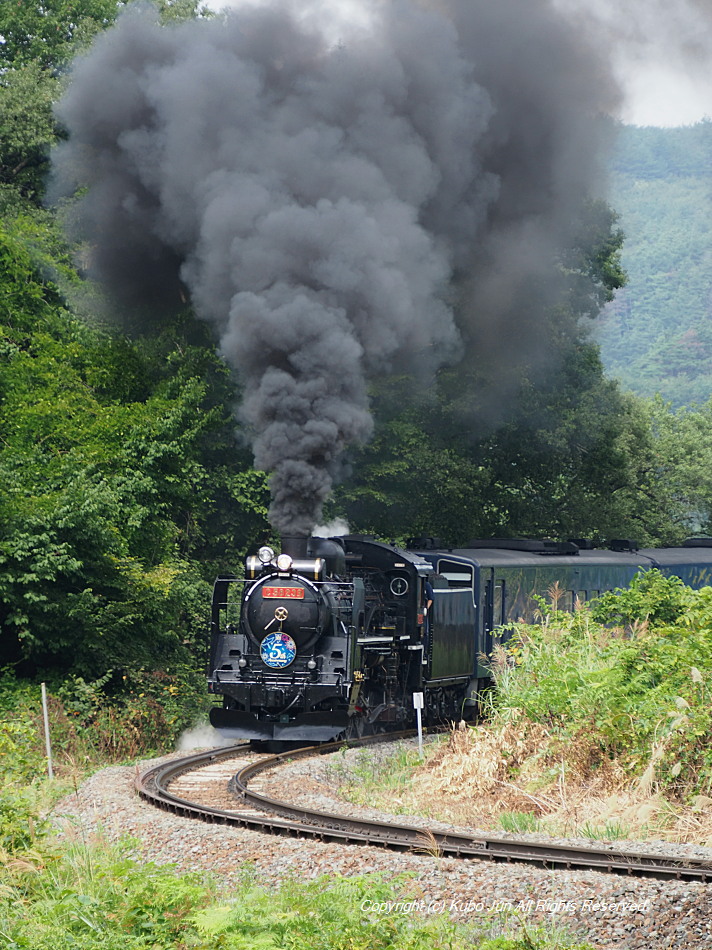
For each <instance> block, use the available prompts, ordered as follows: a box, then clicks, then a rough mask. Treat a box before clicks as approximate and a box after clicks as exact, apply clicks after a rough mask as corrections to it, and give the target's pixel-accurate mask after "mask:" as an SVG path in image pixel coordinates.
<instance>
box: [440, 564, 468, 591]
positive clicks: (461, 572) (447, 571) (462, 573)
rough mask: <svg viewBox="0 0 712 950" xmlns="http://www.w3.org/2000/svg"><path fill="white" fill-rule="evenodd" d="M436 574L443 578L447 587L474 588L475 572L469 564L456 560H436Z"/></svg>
mask: <svg viewBox="0 0 712 950" xmlns="http://www.w3.org/2000/svg"><path fill="white" fill-rule="evenodd" d="M438 574H440V575H441V576H442V577H444V578H445V580H446V581H447V582H448V586H449V587H455V588H459V589H462V590H473V589H474V586H475V579H474V578H475V572H474V570H473V568H472V567H470V565H469V564H460V563H458V562H457V561H444V560H443V561H438Z"/></svg>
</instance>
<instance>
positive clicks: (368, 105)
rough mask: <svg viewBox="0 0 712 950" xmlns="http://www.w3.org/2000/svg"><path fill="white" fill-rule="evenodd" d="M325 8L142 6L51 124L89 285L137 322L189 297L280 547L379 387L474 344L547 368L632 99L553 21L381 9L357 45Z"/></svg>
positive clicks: (510, 1)
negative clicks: (209, 15)
mask: <svg viewBox="0 0 712 950" xmlns="http://www.w3.org/2000/svg"><path fill="white" fill-rule="evenodd" d="M327 9H328V8H327V7H326V6H321V5H319V4H318V3H316V2H315V3H312V4H311V5H310V4H309V3H307V4H306V5H305V4H304V3H302V4H300V5H299V6H297V5H296V4H290V3H289V2H287V0H285V2H280V0H272V2H267V3H265V4H263V5H262V6H259V7H246V8H244V9H241V10H239V11H235V12H234V13H231V14H229V15H226V16H225V17H219V18H216V19H214V20H209V21H201V20H197V21H191V22H188V23H183V24H178V25H173V26H170V27H163V26H160V25H159V23H158V19H157V14H156V13H155V11H153V10H152V9H150V8H137V7H135V6H131V7H129V8H128V10H127V12H126V13H125V14H124V15H122V16H121V17H120V19H119V22H118V23H117V25H116V26H115V27H114V28H112V29H110V30H109V31H108V32H107V33H105V34H103V35H102V36H100V37H99V38H98V40H97V41H96V43H95V45H94V47H93V49H92V50H91V51H90V52H89V53H88V54H87V55H86V56H84V57H83V58H82V59H81V60H79V61H78V62H77V63H76V64H75V67H74V70H73V76H72V82H71V84H70V86H69V89H68V91H67V93H66V95H65V96H64V99H63V101H62V102H61V103H60V106H59V109H58V115H59V118H60V120H61V121H62V123H63V124H64V126H65V127H66V130H67V133H68V140H67V142H66V143H64V144H63V145H62V146H61V147H60V148H59V149H58V151H57V154H56V156H55V169H56V176H57V179H58V182H59V188H60V189H61V190H63V191H64V192H69V191H71V190H73V189H75V188H76V187H78V186H85V187H86V195H85V197H83V198H82V200H81V203H80V206H79V212H78V216H79V228H80V233H81V235H82V236H83V237H84V238H85V239H86V240H87V241H88V244H89V246H90V248H91V253H92V264H91V266H92V269H93V273H94V275H95V276H97V277H98V278H99V279H100V280H101V281H102V282H104V284H105V285H106V286H107V287H108V288H109V290H110V292H111V294H112V295H113V297H114V298H115V299H116V300H117V301H118V302H119V304H120V305H121V306H122V307H123V308H130V307H135V306H138V305H146V304H148V305H149V306H150V307H151V308H159V307H166V306H167V307H170V306H172V305H177V304H178V301H179V299H180V293H181V291H180V287H181V284H182V285H184V286H185V287H187V288H188V291H189V293H190V296H191V299H192V302H193V305H194V307H195V310H196V312H197V313H198V315H199V316H200V317H201V318H203V319H205V320H208V321H210V322H211V323H212V324H213V325H214V327H215V329H216V331H217V333H218V335H219V339H220V347H221V351H222V353H223V355H224V357H225V358H226V360H227V361H228V362H229V363H230V364H231V365H232V366H234V367H235V368H236V369H237V370H238V372H239V374H240V376H241V379H242V382H243V385H244V392H245V397H244V401H243V405H242V408H241V415H242V418H243V420H244V421H246V422H247V423H248V424H249V426H250V427H251V429H252V430H253V432H254V440H253V442H254V454H255V464H256V465H257V466H258V467H260V468H264V469H265V470H267V471H269V472H270V473H271V486H272V494H273V502H272V507H271V519H272V522H273V524H274V526H275V527H276V528H277V529H279V530H280V531H283V532H286V533H290V532H292V533H294V532H297V533H300V532H308V531H309V530H311V528H312V527H313V526H314V525H315V524H316V523H317V521H318V519H319V516H320V514H321V507H322V504H323V502H324V500H325V498H326V497H327V495H328V493H329V490H330V487H331V484H332V481H333V479H334V478H335V477H336V476H337V475H338V471H339V466H340V465H341V462H342V458H343V454H344V451H345V449H346V447H347V446H348V445H349V444H351V443H354V442H359V441H362V440H365V439H367V438H368V436H369V434H370V432H371V425H372V423H371V418H370V415H369V411H368V400H367V389H366V387H367V380H368V379H369V377H370V376H372V375H373V374H377V373H381V372H388V371H390V370H392V369H393V368H394V366H399V367H408V368H409V370H411V371H412V370H413V369H417V370H418V371H419V372H421V373H422V374H423V377H422V378H424V379H426V380H427V378H428V374H429V373H430V374H432V372H433V371H434V370H435V369H436V368H437V367H438V366H439V365H442V364H443V362H445V361H448V360H454V359H456V358H457V356H458V353H459V351H460V349H461V347H462V345H463V343H462V341H463V338H467V337H468V335H470V333H471V330H472V328H473V327H476V328H478V332H479V335H480V336H483V333H482V328H490V329H489V332H490V336H491V338H492V339H493V340H498V341H499V343H503V345H504V348H505V349H510V350H511V349H516V348H517V346H519V347H522V346H530V345H531V346H534V345H535V342H536V336H537V331H536V326H532V325H531V324H532V321H531V320H530V319H529V318H530V314H528V312H527V306H526V301H525V299H524V290H523V288H525V287H526V286H527V285H528V282H529V279H530V278H531V276H532V275H536V274H539V273H542V272H547V271H550V270H551V268H552V260H553V257H554V256H555V254H556V251H557V249H559V248H560V247H562V246H563V245H564V243H565V241H566V239H567V237H568V236H569V234H570V230H571V228H572V226H573V221H574V219H575V217H576V209H577V208H578V205H579V203H580V201H581V199H582V197H584V196H585V194H586V193H587V192H588V191H589V190H590V188H591V186H592V184H593V183H594V182H595V181H596V179H597V176H598V174H599V171H600V148H601V139H600V133H599V129H598V127H597V124H596V122H595V121H594V118H595V116H596V115H597V114H598V113H600V112H601V111H602V110H610V109H611V108H612V107H613V105H614V104H615V100H616V96H617V91H616V89H615V87H614V85H613V83H612V81H611V79H610V76H609V70H608V65H607V63H606V61H605V59H601V58H600V57H599V55H598V54H597V53H596V51H595V49H593V48H592V47H591V46H589V45H588V43H587V42H586V39H585V36H583V35H582V34H581V32H580V30H578V29H577V25H576V23H575V22H572V21H571V20H570V19H567V18H566V17H565V16H564V15H563V14H561V13H560V12H556V11H555V10H554V9H553V7H552V4H551V3H550V2H549V0H496V2H493V0H443V2H433V3H428V2H423V3H417V2H412V0H395V2H387V3H374V4H373V5H372V6H371V7H369V8H368V10H369V21H368V23H361V24H360V25H352V26H348V25H346V24H345V23H342V24H341V26H340V34H339V36H338V38H337V37H335V36H334V34H333V31H331V30H330V29H328V12H327ZM453 287H457V288H458V289H457V294H454V292H453ZM455 303H457V308H458V313H459V316H458V318H457V319H456V318H455V316H454V305H455ZM458 321H459V325H458ZM495 349H496V347H495Z"/></svg>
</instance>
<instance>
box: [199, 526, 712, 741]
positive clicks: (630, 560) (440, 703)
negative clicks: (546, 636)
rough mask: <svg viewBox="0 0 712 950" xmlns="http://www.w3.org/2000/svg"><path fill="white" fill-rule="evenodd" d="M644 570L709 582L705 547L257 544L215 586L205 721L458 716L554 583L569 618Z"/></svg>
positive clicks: (310, 727)
mask: <svg viewBox="0 0 712 950" xmlns="http://www.w3.org/2000/svg"><path fill="white" fill-rule="evenodd" d="M651 567H657V568H658V569H660V570H661V571H662V572H663V573H665V574H672V575H676V576H679V577H681V578H682V579H683V580H684V581H685V583H687V584H689V585H690V586H692V587H702V586H707V585H710V584H712V539H707V538H703V539H691V540H690V541H688V542H686V544H685V545H684V546H683V547H680V548H667V549H659V550H658V549H649V550H637V548H636V546H635V544H634V543H633V542H630V541H621V542H615V543H612V544H611V549H609V550H595V549H593V548H592V547H591V546H590V544H588V543H587V542H585V541H578V542H564V543H558V542H542V541H529V540H499V541H473V542H471V543H470V544H469V545H468V546H467V547H466V548H462V549H452V548H445V547H444V546H442V545H441V544H440V543H439V541H438V540H437V539H433V538H420V539H414V540H413V541H412V542H411V543H409V549H408V550H404V549H402V548H399V547H395V546H393V545H390V544H385V543H382V542H379V541H376V540H374V539H373V538H371V537H367V536H362V535H348V536H346V537H341V538H328V539H327V538H287V539H284V540H283V549H282V552H281V553H280V554H277V553H276V552H275V551H274V550H273V549H272V548H270V547H266V546H265V547H262V548H260V550H259V552H258V554H257V555H256V556H251V557H248V558H247V561H246V565H245V574H244V577H237V576H236V575H226V576H221V577H219V578H218V579H217V580H216V582H215V586H214V591H213V600H212V613H211V643H210V661H209V673H208V690H209V692H211V693H213V694H214V695H216V696H221V697H222V706H221V707H218V706H215V707H214V708H213V709H212V710H211V714H210V721H211V723H212V724H213V726H214V727H215V728H217V729H218V730H219V731H220V732H221V733H222V734H223V735H225V736H226V737H228V738H235V739H249V740H253V741H255V742H268V743H272V742H276V743H284V742H291V741H297V742H299V743H301V744H304V743H311V742H323V741H329V740H333V739H336V738H337V737H340V736H361V735H366V734H369V733H371V732H377V731H385V730H388V729H397V728H407V726H408V725H410V723H411V722H412V719H413V716H414V713H413V696H414V694H418V693H422V694H423V698H424V709H425V719H426V722H428V723H436V722H442V721H447V720H453V719H460V718H468V717H470V716H472V715H473V714H474V711H475V708H476V705H477V701H478V696H479V693H480V691H481V690H482V689H483V688H484V687H485V686H486V685H487V684H488V683H489V681H490V677H491V674H490V671H489V669H488V666H487V658H488V657H489V656H490V655H491V653H492V651H493V649H494V647H495V646H496V644H497V643H498V642H500V638H501V636H502V626H503V625H505V624H507V623H510V622H512V621H515V620H520V619H523V620H526V621H529V622H531V621H533V620H534V619H535V613H536V610H537V609H538V602H537V599H536V598H537V597H545V596H546V595H547V593H548V592H550V591H551V590H552V589H555V590H556V591H557V596H558V598H559V604H558V606H559V608H560V609H570V610H573V609H574V606H575V604H576V602H577V601H578V602H585V601H586V600H590V599H593V598H596V597H598V596H599V595H600V593H602V592H604V591H607V590H613V589H615V588H618V587H625V586H626V585H627V584H629V583H630V581H631V580H632V578H633V577H634V576H635V574H636V573H637V572H638V571H640V570H645V569H647V568H651ZM431 598H432V605H431V608H430V610H428V609H427V604H428V601H429V600H430V599H431Z"/></svg>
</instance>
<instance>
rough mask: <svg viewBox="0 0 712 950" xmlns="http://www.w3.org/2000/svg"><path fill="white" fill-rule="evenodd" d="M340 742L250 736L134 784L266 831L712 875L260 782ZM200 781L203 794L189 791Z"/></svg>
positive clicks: (556, 864)
mask: <svg viewBox="0 0 712 950" xmlns="http://www.w3.org/2000/svg"><path fill="white" fill-rule="evenodd" d="M404 735H406V734H403V733H401V734H399V735H394V734H390V735H389V736H388V737H387V738H388V739H394V738H402V737H403V736H404ZM374 741H384V737H376V739H375V740H374V739H373V738H370V739H360V740H356V741H351V742H349V745H350V746H353V745H366V744H371V743H372V742H374ZM342 745H343V743H330V744H328V745H321V746H316V747H310V748H304V749H298V750H296V751H293V752H289V753H280V754H279V755H268V756H265V755H263V756H260V757H259V758H256V754H255V753H253V752H251V751H250V747H249V744H245V745H238V746H230V747H228V748H225V749H214V750H211V751H209V752H201V753H198V754H195V755H191V756H187V757H185V758H182V759H176V760H174V761H173V762H169V763H165V764H163V765H158V766H156V767H155V768H152V769H150V770H148V771H147V772H144V773H143V774H142V775H139V776H138V777H137V779H136V790H137V792H138V794H139V795H140V796H141V798H142V799H144V800H145V801H147V802H150V803H151V804H152V805H155V806H156V807H159V808H163V809H166V810H168V811H172V812H174V813H176V814H179V815H183V816H185V817H188V818H197V819H199V820H201V821H207V822H211V823H215V824H224V825H230V826H236V827H245V828H251V829H253V830H257V831H261V832H265V833H269V834H281V835H289V836H292V837H311V838H316V839H318V840H320V841H330V842H334V841H341V842H344V843H349V844H369V845H379V846H382V847H388V848H392V849H396V850H400V851H408V852H417V853H421V854H424V853H425V854H432V855H433V856H448V857H456V858H468V859H476V860H483V861H498V862H525V863H529V864H536V865H539V866H540V867H544V868H549V869H568V870H597V871H603V872H608V873H612V874H625V875H629V876H632V877H654V878H662V879H677V880H685V881H702V882H712V863H710V861H708V860H704V859H700V858H696V857H685V858H672V857H669V856H663V855H657V854H646V853H640V852H637V851H625V850H623V849H610V848H609V849H597V848H594V847H588V846H580V845H576V846H569V845H560V844H554V843H541V842H532V841H528V840H525V839H513V838H508V839H502V838H498V837H489V836H486V835H469V834H459V833H452V832H440V831H430V830H424V829H423V828H416V827H413V826H411V825H407V824H400V823H398V824H396V823H390V822H389V823H382V822H378V821H371V820H368V819H364V818H353V817H347V816H344V815H338V814H334V813H331V812H324V811H317V810H309V809H306V808H303V807H301V806H297V805H293V804H290V803H289V802H285V801H280V800H277V799H274V798H272V797H270V796H269V795H266V794H264V793H263V792H262V791H260V790H259V787H255V780H257V781H259V776H260V775H261V774H264V773H265V772H267V771H269V770H271V769H274V768H277V767H279V766H280V765H284V764H286V763H288V762H291V761H295V760H297V759H302V758H307V757H309V756H317V755H324V754H327V753H329V752H334V751H336V750H338V749H339V748H341V747H342ZM196 779H197V781H196ZM250 783H252V785H250ZM225 785H228V786H229V788H230V790H231V792H232V794H233V799H234V807H230V808H224V807H218V806H216V805H215V804H211V801H210V799H211V794H210V788H211V787H213V788H218V787H219V789H220V794H219V795H217V796H215V797H216V798H217V799H221V798H224V788H225ZM198 786H199V787H200V789H201V792H200V796H199V797H200V798H201V801H197V800H195V798H194V797H191V796H193V795H194V794H195V791H194V790H195V789H197V788H198ZM206 787H207V792H206Z"/></svg>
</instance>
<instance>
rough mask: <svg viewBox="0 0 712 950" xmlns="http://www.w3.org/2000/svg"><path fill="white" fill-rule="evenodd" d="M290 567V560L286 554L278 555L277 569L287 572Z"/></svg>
mask: <svg viewBox="0 0 712 950" xmlns="http://www.w3.org/2000/svg"><path fill="white" fill-rule="evenodd" d="M291 567H292V559H291V557H290V556H289V555H288V554H280V555H279V557H278V558H277V568H278V570H280V571H288V570H290V569H291Z"/></svg>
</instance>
